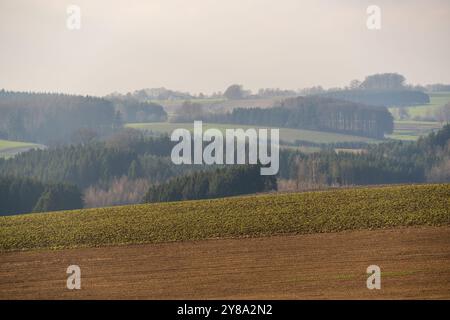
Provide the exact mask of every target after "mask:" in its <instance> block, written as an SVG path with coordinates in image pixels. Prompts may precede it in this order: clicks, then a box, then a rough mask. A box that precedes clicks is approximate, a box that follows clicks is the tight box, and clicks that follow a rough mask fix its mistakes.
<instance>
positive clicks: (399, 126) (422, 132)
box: [387, 120, 442, 141]
mask: <svg viewBox="0 0 450 320" xmlns="http://www.w3.org/2000/svg"><path fill="white" fill-rule="evenodd" d="M440 128H442V125H441V124H439V123H438V122H432V121H413V120H405V121H395V122H394V133H393V134H392V135H388V136H387V137H388V138H391V139H398V140H410V141H415V140H417V139H419V137H421V136H426V135H428V134H429V133H431V132H432V131H437V130H439V129H440Z"/></svg>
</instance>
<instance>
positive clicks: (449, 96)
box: [390, 92, 450, 119]
mask: <svg viewBox="0 0 450 320" xmlns="http://www.w3.org/2000/svg"><path fill="white" fill-rule="evenodd" d="M428 95H429V96H430V103H429V104H425V105H419V106H411V107H407V110H408V113H409V116H410V117H411V118H412V119H413V118H414V117H426V116H428V115H430V114H433V112H435V111H436V110H437V109H438V108H439V107H442V106H443V105H445V104H447V103H449V102H450V92H430V93H428ZM390 111H391V112H393V113H394V114H396V113H397V112H398V108H390Z"/></svg>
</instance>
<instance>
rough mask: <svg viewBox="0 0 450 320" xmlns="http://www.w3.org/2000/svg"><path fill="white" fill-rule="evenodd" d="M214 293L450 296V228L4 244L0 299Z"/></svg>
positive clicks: (274, 296) (282, 296)
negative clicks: (91, 244)
mask: <svg viewBox="0 0 450 320" xmlns="http://www.w3.org/2000/svg"><path fill="white" fill-rule="evenodd" d="M72 264H77V265H79V266H80V267H81V290H73V291H72V290H68V289H67V288H66V279H67V274H66V268H67V267H68V266H69V265H72ZM372 264H375V265H378V266H380V268H381V273H382V275H381V290H368V289H367V287H366V279H367V277H368V275H367V274H366V268H367V267H368V266H369V265H372ZM216 298H217V299H314V298H318V299H330V298H331V299H385V298H389V299H428V298H437V299H450V227H423V228H398V229H393V230H378V231H356V232H342V233H333V234H312V235H291V236H274V237H268V238H252V239H227V240H207V241H199V242H181V243H166V244H157V245H155V244H152V245H135V246H123V247H103V248H86V249H71V250H55V251H27V252H9V253H0V299H216Z"/></svg>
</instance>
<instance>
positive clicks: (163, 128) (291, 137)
mask: <svg viewBox="0 0 450 320" xmlns="http://www.w3.org/2000/svg"><path fill="white" fill-rule="evenodd" d="M126 126H127V127H129V128H134V129H140V130H151V131H152V132H154V133H157V134H169V135H170V134H171V133H172V132H173V130H175V129H178V128H185V129H188V130H191V131H192V130H193V129H194V125H193V123H168V122H155V123H128V124H127V125H126ZM210 128H216V129H219V130H221V131H222V132H224V131H225V130H226V129H234V128H242V129H249V128H256V129H258V128H270V127H264V126H248V125H238V124H215V123H204V124H203V130H207V129H210ZM279 129H280V140H281V141H286V142H295V141H296V140H303V141H309V142H314V143H336V142H376V140H375V139H371V138H366V137H359V136H352V135H348V134H341V133H333V132H323V131H313V130H300V129H288V128H279Z"/></svg>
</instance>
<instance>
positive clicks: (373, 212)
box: [0, 184, 450, 250]
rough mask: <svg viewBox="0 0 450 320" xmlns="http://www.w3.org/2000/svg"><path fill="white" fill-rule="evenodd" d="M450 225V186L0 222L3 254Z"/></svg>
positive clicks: (136, 207)
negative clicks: (45, 249) (43, 249)
mask: <svg viewBox="0 0 450 320" xmlns="http://www.w3.org/2000/svg"><path fill="white" fill-rule="evenodd" d="M448 224H450V184H440V185H417V186H392V187H374V188H355V189H340V190H331V191H320V192H306V193H298V194H269V195H259V196H246V197H236V198H228V199H217V200H202V201H188V202H172V203H160V204H147V205H133V206H123V207H110V208H100V209H86V210H74V211H62V212H52V213H42V214H28V215H18V216H8V217H0V250H21V249H36V248H61V247H91V246H105V245H122V244H137V243H159V242H169V241H185V240H201V239H209V238H229V237H249V236H268V235H274V234H290V233H296V234H306V233H317V232H337V231H343V230H355V229H377V228H391V227H399V226H414V225H433V226H438V225H448Z"/></svg>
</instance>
